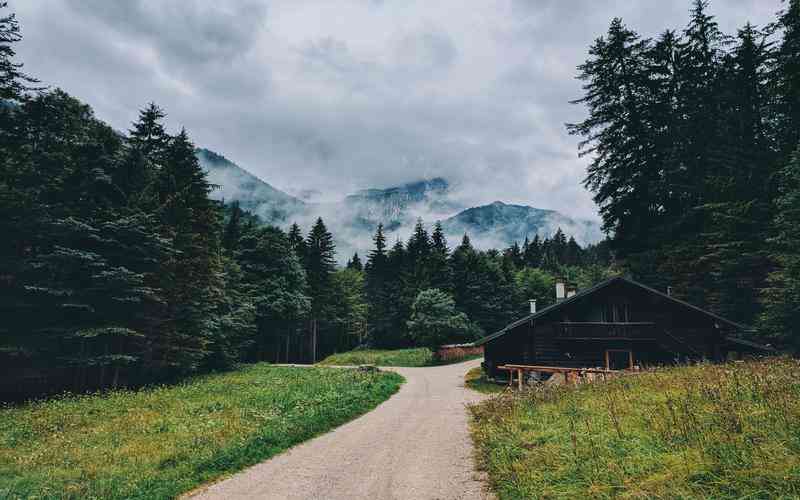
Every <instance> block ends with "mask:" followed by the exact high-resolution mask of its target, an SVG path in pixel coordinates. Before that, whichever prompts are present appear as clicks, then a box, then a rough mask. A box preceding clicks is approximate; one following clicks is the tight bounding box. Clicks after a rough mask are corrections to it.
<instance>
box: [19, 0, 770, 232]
mask: <svg viewBox="0 0 800 500" xmlns="http://www.w3.org/2000/svg"><path fill="white" fill-rule="evenodd" d="M9 6H10V8H11V11H12V12H16V13H17V17H18V19H19V21H20V25H21V28H22V33H23V36H24V39H23V41H22V42H21V43H20V44H19V45H18V47H17V49H18V50H17V52H18V56H19V60H20V61H22V62H23V63H24V64H25V69H26V71H27V72H28V73H29V74H31V75H33V76H35V77H37V78H39V79H40V80H41V81H42V82H43V83H45V84H47V85H51V86H54V87H60V88H62V89H64V90H66V91H67V92H69V93H70V94H72V95H75V96H76V97H78V98H80V99H81V100H83V101H85V102H87V103H88V104H90V105H91V106H92V107H93V108H94V110H95V113H96V114H97V116H98V117H99V118H101V119H103V120H105V121H106V122H108V123H110V124H111V125H112V126H114V127H115V128H118V129H120V130H127V129H128V128H130V124H131V122H132V121H134V120H135V119H136V117H137V112H138V109H140V108H142V107H143V106H144V105H146V104H147V103H148V102H151V101H153V102H156V103H157V104H158V105H160V106H161V107H163V108H164V109H165V110H166V112H167V114H168V118H167V125H168V127H169V128H170V130H172V131H177V130H179V128H180V127H185V128H186V129H187V130H188V131H189V133H190V135H191V137H192V139H193V140H194V142H195V143H196V144H197V145H198V146H200V147H205V148H209V149H211V150H213V151H216V152H218V153H221V154H223V155H224V156H226V157H227V158H229V159H230V160H232V161H234V162H236V163H238V164H239V165H240V166H242V167H244V168H246V169H248V170H250V171H251V172H252V173H254V174H256V175H257V176H259V177H261V178H262V179H263V180H265V181H267V182H269V183H271V184H272V185H273V186H275V187H277V188H279V189H283V190H284V191H287V192H290V193H300V192H306V194H307V193H309V192H311V193H314V194H313V196H314V197H315V198H318V199H322V200H328V201H330V200H334V199H337V198H340V197H342V196H343V195H345V194H348V193H350V192H353V191H354V190H357V189H363V188H370V187H388V186H392V185H397V184H400V183H404V182H409V181H414V180H417V179H422V178H431V177H444V178H446V179H447V180H449V181H450V182H451V183H452V184H454V185H455V186H456V189H457V190H458V192H459V193H460V194H461V196H462V198H463V199H464V200H465V202H466V203H468V204H471V205H479V204H484V203H490V202H492V201H495V200H502V201H504V202H507V203H519V204H523V205H531V206H534V207H537V208H548V209H554V210H558V211H560V212H562V213H564V214H566V215H569V216H572V217H580V218H596V217H597V208H596V206H595V205H594V203H593V202H592V199H591V193H589V192H587V191H586V190H585V189H584V188H583V186H582V180H583V178H584V176H585V173H586V166H587V164H588V162H589V158H586V157H583V158H579V157H578V147H577V145H578V142H579V139H578V138H576V137H573V136H569V135H568V134H567V132H566V129H565V126H564V124H565V123H569V122H576V121H580V120H581V119H582V118H583V117H584V116H585V110H584V109H583V108H582V107H581V106H580V105H573V104H569V101H570V100H573V99H576V98H579V97H581V83H580V82H579V81H577V80H576V79H575V75H576V72H577V71H576V66H577V65H578V64H580V63H581V62H583V60H585V59H586V55H587V49H588V46H589V45H590V44H591V43H592V41H593V40H594V39H595V38H597V37H598V36H600V35H602V34H603V33H604V32H605V31H606V29H607V28H608V24H609V22H610V21H611V19H612V18H613V17H615V16H618V17H621V18H622V19H623V21H624V22H625V23H626V24H627V25H628V26H629V27H631V28H633V29H635V30H636V31H638V32H639V33H640V34H641V35H643V36H655V35H657V34H658V33H659V32H661V31H663V30H664V29H666V28H672V29H681V28H683V27H684V26H685V24H686V22H687V19H688V10H689V7H690V0H636V1H631V0H529V1H523V0H496V1H485V0H473V1H467V2H465V1H464V0H436V1H431V0H419V1H417V0H403V1H400V0H318V1H311V0H274V1H266V0H260V1H259V0H225V1H220V0H213V1H212V0H10V1H9ZM780 7H781V2H780V0H712V2H711V13H713V14H715V15H716V16H717V20H718V22H719V24H720V26H721V28H722V29H723V30H724V31H725V32H727V33H731V34H733V33H735V30H736V29H737V28H739V27H741V26H742V25H743V24H744V23H745V22H747V21H751V22H753V23H755V24H757V25H764V24H765V23H767V22H770V21H771V20H773V18H774V13H775V12H776V11H777V10H778V9H779V8H780Z"/></svg>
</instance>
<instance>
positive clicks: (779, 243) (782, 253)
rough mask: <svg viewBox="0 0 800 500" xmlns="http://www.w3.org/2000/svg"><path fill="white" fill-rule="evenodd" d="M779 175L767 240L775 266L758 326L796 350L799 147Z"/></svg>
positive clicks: (799, 326)
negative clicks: (775, 211)
mask: <svg viewBox="0 0 800 500" xmlns="http://www.w3.org/2000/svg"><path fill="white" fill-rule="evenodd" d="M780 176H781V189H780V194H779V196H778V199H777V201H776V205H777V207H778V215H777V216H776V218H775V221H774V225H773V228H772V233H773V235H774V236H773V238H772V239H770V247H771V250H772V258H773V259H774V261H775V262H776V263H777V264H778V268H777V269H776V270H775V271H774V272H773V273H772V274H770V276H769V280H768V285H767V287H765V289H764V291H763V294H764V295H763V300H764V304H765V312H764V315H763V316H762V318H761V324H760V326H761V327H762V329H763V330H764V331H765V332H766V334H767V335H768V336H769V337H770V338H772V339H774V340H776V341H778V342H780V343H783V344H786V345H788V346H790V347H791V348H792V349H793V350H794V351H795V352H800V254H799V253H798V250H797V249H798V248H800V149H798V152H796V153H795V154H794V156H793V157H792V160H791V161H790V162H789V164H788V165H786V167H784V168H783V170H781V172H780Z"/></svg>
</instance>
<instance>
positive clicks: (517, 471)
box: [472, 358, 800, 499]
mask: <svg viewBox="0 0 800 500" xmlns="http://www.w3.org/2000/svg"><path fill="white" fill-rule="evenodd" d="M472 410H473V414H474V421H473V426H472V428H473V436H474V438H475V440H476V442H477V444H478V448H479V458H480V460H481V462H482V465H483V467H484V468H485V469H486V470H487V471H488V473H489V477H490V480H491V482H492V484H493V486H494V488H495V490H496V491H497V493H498V495H499V496H500V498H509V499H512V498H514V499H517V498H588V497H591V498H609V497H617V496H623V497H632V498H798V497H800V362H799V361H797V360H789V359H774V358H773V359H766V360H763V361H749V362H736V363H730V364H724V365H698V366H688V367H677V368H665V369H661V370H658V371H654V372H646V373H642V374H638V375H631V376H627V377H621V378H618V379H615V380H610V381H608V382H597V383H594V384H584V385H581V386H579V387H563V386H562V387H550V388H548V387H540V388H532V389H529V390H527V391H524V392H522V393H508V394H505V395H500V396H498V397H497V398H493V399H491V400H489V401H486V402H484V403H482V404H479V405H477V406H475V407H473V409H472Z"/></svg>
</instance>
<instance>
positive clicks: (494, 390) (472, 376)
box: [464, 366, 506, 394]
mask: <svg viewBox="0 0 800 500" xmlns="http://www.w3.org/2000/svg"><path fill="white" fill-rule="evenodd" d="M464 385H466V386H467V387H469V388H470V389H472V390H473V391H478V392H482V393H484V394H499V393H501V392H503V391H504V390H505V389H506V386H505V385H500V384H495V383H494V382H489V381H488V380H486V378H485V377H484V376H483V368H481V367H480V366H476V367H475V368H473V369H472V370H470V371H468V372H467V374H466V375H465V376H464Z"/></svg>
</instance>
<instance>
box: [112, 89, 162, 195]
mask: <svg viewBox="0 0 800 500" xmlns="http://www.w3.org/2000/svg"><path fill="white" fill-rule="evenodd" d="M165 117H166V114H165V113H164V111H163V110H162V109H161V108H159V107H158V106H156V105H155V104H154V103H150V104H149V105H148V106H147V108H145V109H143V110H141V111H139V120H138V121H136V122H134V124H133V128H132V129H131V130H130V131H129V132H128V141H127V151H126V153H125V156H124V160H123V162H122V165H120V167H119V168H117V170H116V172H115V173H114V183H115V185H117V186H118V187H119V189H120V190H121V191H122V193H123V194H124V196H125V197H126V198H127V199H128V203H129V204H130V205H131V206H139V207H142V208H146V209H148V210H149V209H155V206H156V205H157V204H158V199H157V196H158V195H157V191H156V187H157V186H156V179H157V177H158V171H159V170H160V169H161V166H162V164H163V163H164V162H165V155H166V153H167V148H168V146H169V144H170V140H171V139H170V137H169V135H168V134H167V132H166V130H164V125H163V124H162V123H161V122H162V120H163V119H164V118H165Z"/></svg>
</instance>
